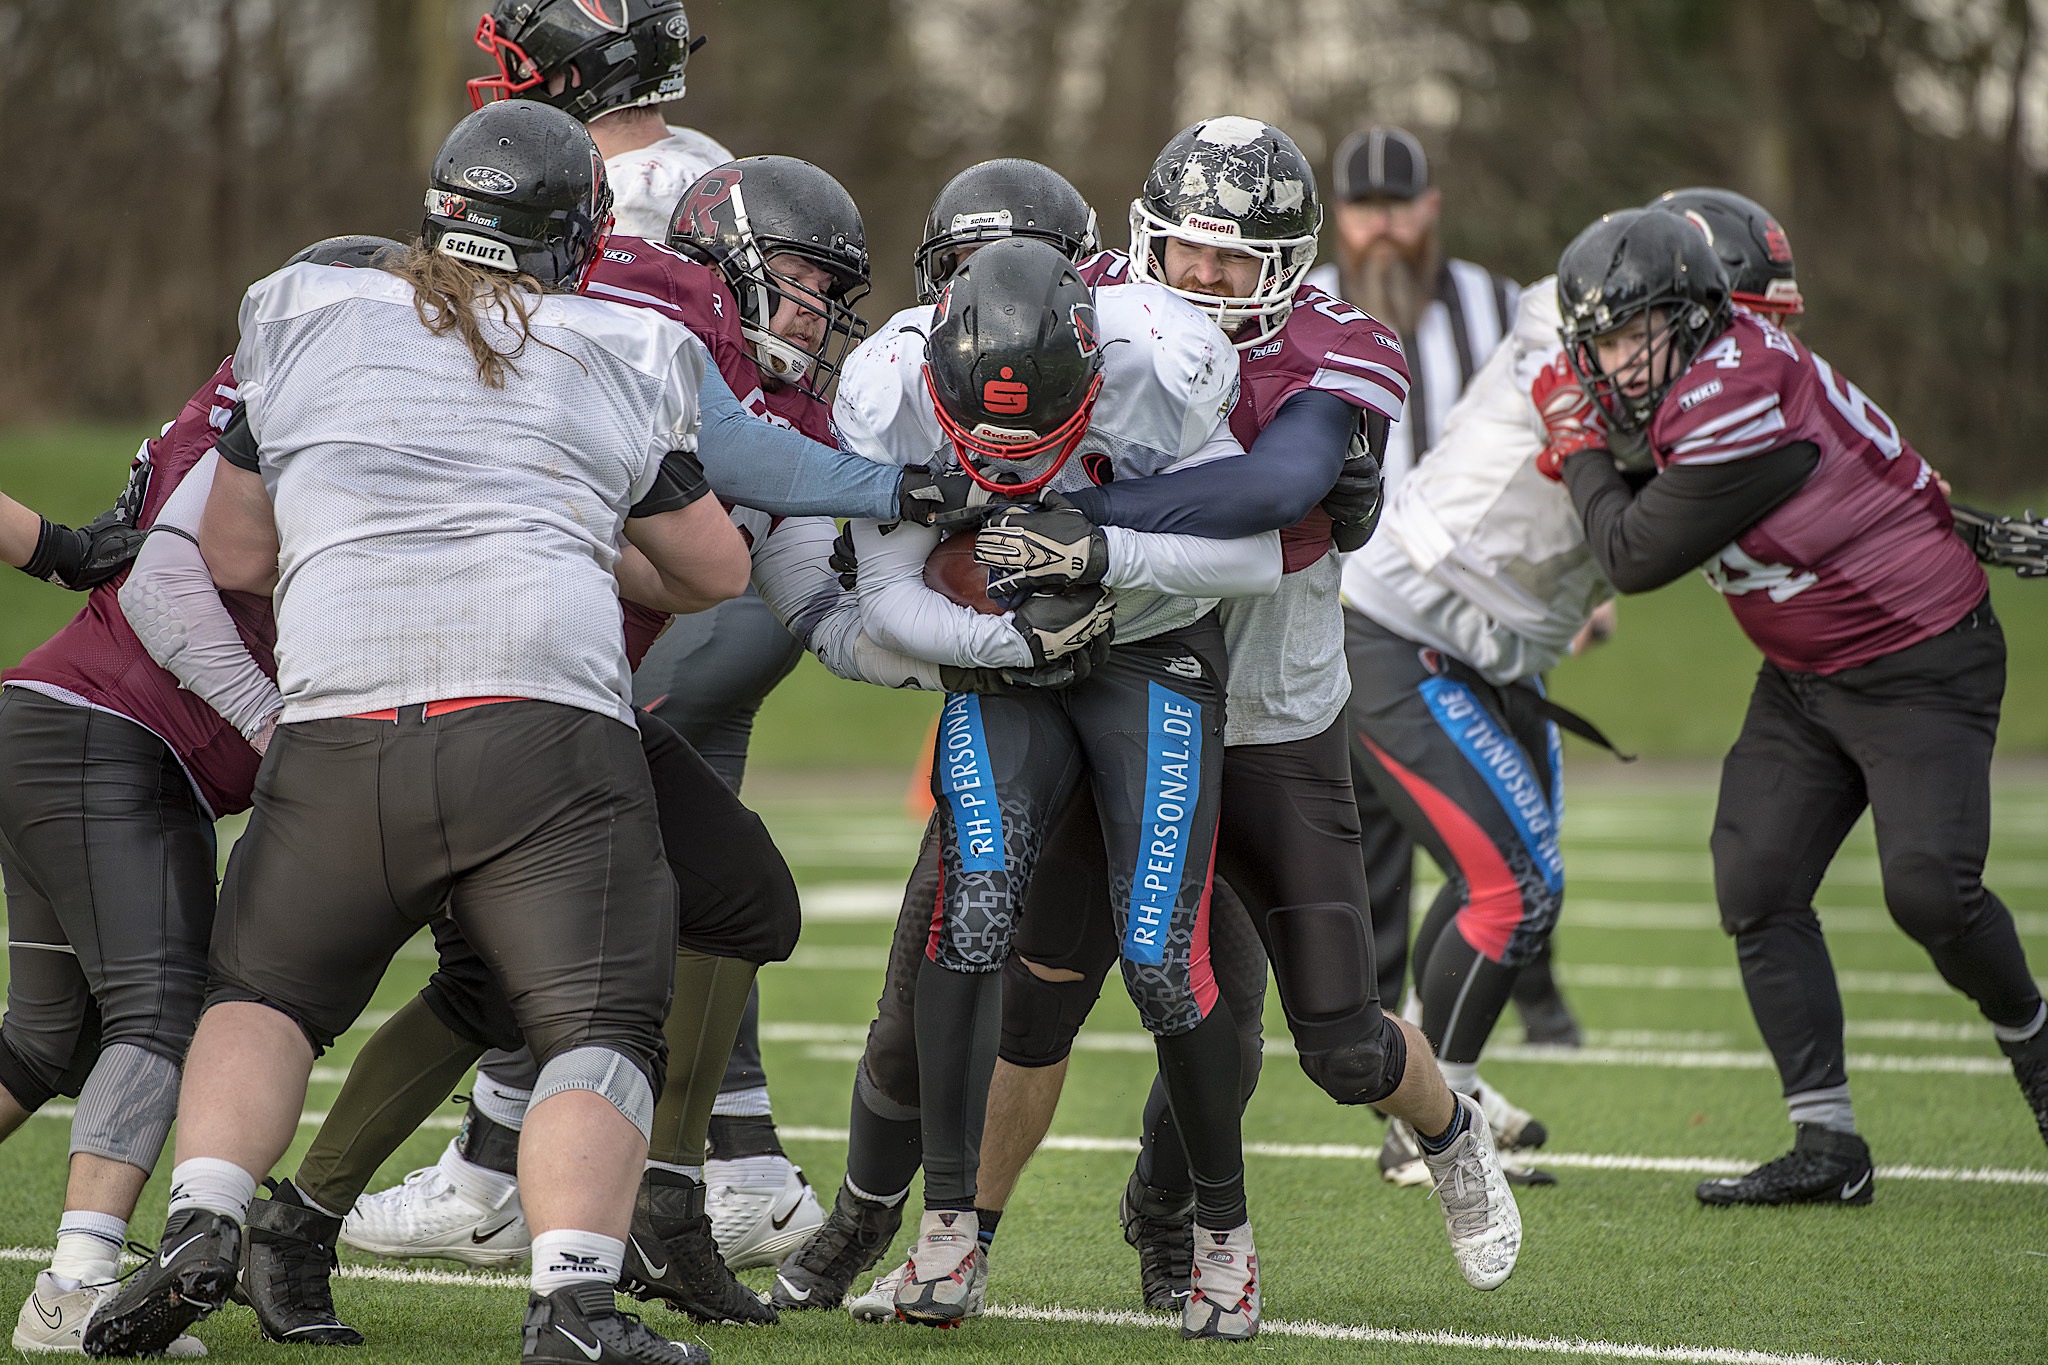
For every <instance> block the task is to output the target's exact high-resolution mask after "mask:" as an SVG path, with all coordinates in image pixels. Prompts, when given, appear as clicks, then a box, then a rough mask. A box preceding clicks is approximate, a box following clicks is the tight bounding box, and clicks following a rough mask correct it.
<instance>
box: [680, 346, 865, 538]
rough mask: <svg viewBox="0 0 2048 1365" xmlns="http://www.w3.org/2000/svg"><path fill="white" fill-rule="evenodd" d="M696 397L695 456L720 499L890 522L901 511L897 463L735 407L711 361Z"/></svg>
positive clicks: (776, 511) (785, 512)
mask: <svg viewBox="0 0 2048 1365" xmlns="http://www.w3.org/2000/svg"><path fill="white" fill-rule="evenodd" d="M698 404H699V407H700V408H701V410H702V413H703V419H704V425H703V429H702V431H701V432H700V433H699V435H698V437H697V460H698V462H699V463H700V464H702V465H703V466H704V473H705V476H706V477H708V478H709V479H710V480H711V487H712V488H713V489H714V490H715V491H716V492H717V494H718V495H719V496H720V497H722V498H724V499H725V500H726V501H728V502H735V503H738V504H739V505H740V506H742V507H752V508H755V509H756V510H758V511H762V512H767V513H768V514H770V515H771V516H778V517H866V518H869V519H871V520H874V521H894V520H896V518H897V517H898V516H900V515H901V512H900V509H899V508H898V506H897V501H896V488H897V485H898V484H899V483H901V482H902V479H903V471H902V470H901V469H898V468H896V467H895V466H894V465H885V464H876V463H875V462H874V461H873V460H868V459H863V458H862V457H861V456H859V455H855V454H853V453H852V452H851V451H846V450H841V449H839V448H838V447H837V446H828V445H820V444H819V443H818V442H816V441H813V440H811V439H810V438H809V437H808V436H805V435H804V434H803V433H802V432H799V431H792V430H790V429H789V428H788V427H780V426H776V425H775V424H774V423H772V422H764V421H762V420H761V419H760V418H758V417H756V416H754V414H752V413H750V412H748V411H747V410H746V409H745V408H744V407H741V406H740V401H739V399H738V398H736V397H734V396H733V392H732V389H731V388H730V387H728V386H727V384H726V382H725V380H724V379H723V378H722V377H720V375H719V373H718V369H717V367H716V366H710V365H707V366H706V367H705V373H704V387H703V389H702V391H701V392H700V393H699V395H698Z"/></svg>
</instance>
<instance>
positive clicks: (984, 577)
mask: <svg viewBox="0 0 2048 1365" xmlns="http://www.w3.org/2000/svg"><path fill="white" fill-rule="evenodd" d="M924 585H925V586H926V587H927V588H930V589H931V590H932V591H933V592H935V593H938V594H939V595H940V596H942V597H946V598H948V599H950V600H952V601H954V602H957V603H959V604H960V605H961V606H963V607H968V608H971V609H972V610H974V611H978V612H980V613H981V614H982V615H984V616H1000V615H1001V614H1002V611H1003V608H1002V607H1000V606H998V605H997V604H996V603H994V602H992V601H990V600H989V596H988V566H987V565H985V564H978V563H976V562H975V559H974V533H973V532H972V531H967V532H963V533H961V534H960V535H955V536H948V537H946V539H944V540H942V541H940V542H939V544H938V548H937V549H935V550H933V551H932V552H931V554H930V555H929V556H928V557H927V558H926V559H925V561H924Z"/></svg>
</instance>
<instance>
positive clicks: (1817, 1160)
mask: <svg viewBox="0 0 2048 1365" xmlns="http://www.w3.org/2000/svg"><path fill="white" fill-rule="evenodd" d="M1794 1132H1795V1134H1796V1136H1795V1137H1794V1138H1793V1140H1792V1150H1791V1151H1789V1152H1787V1153H1785V1155H1783V1156H1781V1157H1779V1158H1778V1159H1777V1160H1776V1161H1766V1162H1765V1163H1764V1164H1763V1165H1761V1166H1759V1167H1757V1168H1756V1169H1755V1170H1753V1171H1751V1172H1750V1173H1749V1174H1748V1175H1739V1176H1724V1177H1722V1178H1720V1179H1716V1180H1702V1181H1701V1182H1700V1183H1699V1188H1698V1190H1697V1191H1695V1193H1697V1194H1698V1195H1699V1199H1700V1202H1701V1203H1702V1204H1868V1203H1869V1202H1870V1196H1871V1190H1872V1186H1873V1185H1874V1184H1875V1183H1876V1173H1875V1172H1874V1171H1873V1170H1872V1168H1871V1165H1870V1147H1869V1144H1867V1143H1865V1142H1864V1141H1863V1139H1862V1138H1861V1137H1859V1136H1857V1135H1856V1134H1855V1133H1838V1132H1835V1131H1834V1130H1833V1129H1831V1128H1822V1127H1820V1126H1819V1125H1818V1124H1812V1123H1801V1124H1797V1125H1795V1126H1794Z"/></svg>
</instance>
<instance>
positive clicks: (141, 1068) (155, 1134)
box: [71, 1043, 179, 1171]
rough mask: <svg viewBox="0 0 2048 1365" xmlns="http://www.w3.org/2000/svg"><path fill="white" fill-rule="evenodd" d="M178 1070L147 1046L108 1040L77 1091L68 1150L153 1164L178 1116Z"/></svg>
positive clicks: (143, 1165) (141, 1164) (150, 1167)
mask: <svg viewBox="0 0 2048 1365" xmlns="http://www.w3.org/2000/svg"><path fill="white" fill-rule="evenodd" d="M178 1075H179V1067H178V1064H177V1063H176V1062H173V1061H172V1060H171V1059H170V1058H168V1057H165V1056H162V1055H161V1054H158V1053H155V1052H151V1051H149V1050H148V1049H147V1048H141V1047H137V1046H136V1045H135V1044H133V1043H114V1044H111V1045H110V1046H108V1048H107V1050H106V1051H104V1052H102V1053H101V1054H100V1060H99V1064H98V1065H96V1066H94V1067H93V1069H92V1075H91V1076H90V1077H89V1078H87V1080H86V1083H85V1088H84V1090H82V1091H81V1092H80V1093H79V1096H78V1113H77V1114H76V1115H75V1116H74V1117H73V1118H72V1120H71V1151H72V1153H73V1154H74V1155H75V1154H77V1153H79V1152H88V1153H90V1154H92V1155H93V1156H100V1157H105V1158H107V1159H108V1160H109V1161H121V1162H125V1163H127V1164H128V1165H130V1166H133V1167H135V1168H137V1169H138V1170H143V1171H149V1170H154V1169H155V1168H156V1160H157V1158H158V1157H159V1156H161V1155H162V1154H163V1150H164V1141H165V1139H167V1138H168V1137H169V1136H170V1134H171V1121H172V1120H173V1119H175V1118H177V1116H178Z"/></svg>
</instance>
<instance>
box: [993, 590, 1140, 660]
mask: <svg viewBox="0 0 2048 1365" xmlns="http://www.w3.org/2000/svg"><path fill="white" fill-rule="evenodd" d="M1115 606H1116V598H1115V595H1114V594H1112V593H1111V592H1110V591H1109V589H1107V588H1105V587H1103V586H1102V585H1101V584H1100V583H1091V584H1089V585H1088V586H1086V587H1082V588H1076V589H1074V590H1073V591H1071V592H1062V593H1042V592H1041V593H1033V594H1032V595H1031V596H1029V597H1027V598H1025V599H1024V601H1023V602H1022V603H1021V604H1020V605H1019V606H1018V607H1017V609H1016V611H1014V612H1013V613H1012V614H1011V616H1010V624H1011V625H1013V626H1014V627H1016V630H1017V633H1018V634H1019V635H1022V636H1023V637H1024V643H1026V644H1028V645H1030V646H1031V662H1032V663H1034V664H1045V663H1050V662H1052V661H1053V660H1054V659H1059V658H1063V657H1065V656H1066V655H1069V654H1072V653H1074V652H1075V651H1077V650H1080V649H1085V648H1086V647H1087V646H1088V645H1090V644H1092V643H1094V641H1095V639H1096V637H1097V636H1102V637H1104V638H1107V637H1108V636H1109V635H1110V634H1111V632H1112V631H1114V629H1115V627H1116V622H1115V617H1114V610H1115Z"/></svg>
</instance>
